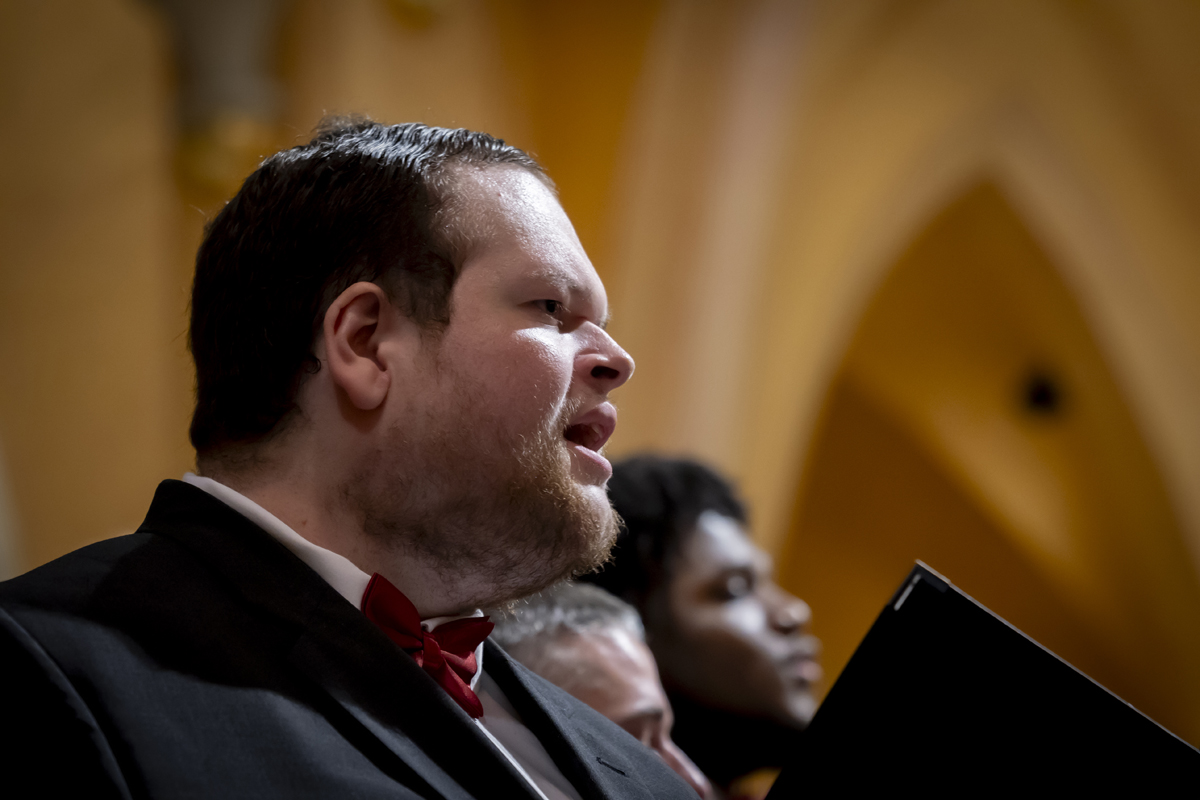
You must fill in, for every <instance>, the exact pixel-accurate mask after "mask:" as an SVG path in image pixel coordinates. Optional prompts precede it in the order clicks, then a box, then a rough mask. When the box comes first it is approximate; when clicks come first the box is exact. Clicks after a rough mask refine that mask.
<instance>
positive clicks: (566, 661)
mask: <svg viewBox="0 0 1200 800" xmlns="http://www.w3.org/2000/svg"><path fill="white" fill-rule="evenodd" d="M491 618H492V620H493V621H495V622H496V628H495V630H493V632H492V636H491V638H492V640H493V641H494V642H496V643H497V644H499V645H500V646H501V647H503V648H504V649H505V650H506V651H507V652H508V654H509V655H510V656H512V657H513V658H514V659H516V660H517V661H519V662H520V663H522V664H524V665H525V666H526V667H528V668H529V669H530V670H532V671H533V672H535V673H537V674H538V675H540V676H541V677H543V678H545V679H546V680H548V681H550V682H551V683H553V684H555V685H557V686H558V687H559V688H561V689H563V690H565V691H566V692H568V693H569V694H571V695H572V696H574V697H575V698H576V699H578V700H582V701H583V702H584V703H586V704H587V705H589V706H591V707H592V708H594V709H595V710H596V711H599V712H600V713H601V714H603V715H604V716H606V717H608V718H609V719H611V720H612V721H613V722H615V723H617V724H618V725H620V726H621V727H622V728H624V729H625V730H626V731H628V732H629V733H630V734H631V735H632V736H633V737H634V738H636V739H638V740H639V741H641V742H642V743H643V744H645V745H646V746H647V747H649V748H650V749H651V750H653V751H654V752H656V753H658V755H659V756H660V757H661V758H662V759H663V761H665V762H666V764H667V766H669V767H670V768H671V769H673V770H674V771H675V772H676V773H677V774H678V775H679V776H680V777H681V778H683V779H684V780H685V781H687V782H688V784H689V785H690V786H691V787H692V788H693V789H695V790H696V793H697V794H699V795H700V796H701V797H705V798H708V797H712V786H711V784H710V783H709V782H708V779H707V778H706V777H705V776H704V773H702V772H701V771H700V769H699V768H698V767H697V766H696V765H695V764H693V763H692V761H691V759H689V758H688V757H687V755H686V754H684V752H683V751H682V750H680V749H679V748H678V747H677V746H676V745H675V743H674V742H673V741H672V740H671V727H672V725H673V724H674V715H673V713H672V711H671V704H670V702H669V701H668V700H667V696H666V693H665V692H664V691H663V687H662V682H661V681H660V680H659V677H658V666H657V665H656V664H655V661H654V656H653V655H652V654H651V652H650V649H649V648H648V647H647V646H646V642H645V631H644V629H643V628H642V620H641V617H640V616H638V613H637V610H636V609H634V608H633V606H631V605H629V604H628V603H626V602H625V601H623V600H620V599H618V598H617V597H615V596H613V595H611V594H609V593H608V592H606V591H604V590H603V589H600V588H598V587H596V586H591V585H588V584H578V583H570V582H564V583H559V584H556V585H554V586H552V587H550V588H549V589H545V590H543V591H541V592H539V593H538V594H535V595H532V596H531V597H528V598H525V599H524V600H519V601H517V602H516V603H515V604H514V605H513V606H512V607H511V608H510V609H507V610H498V611H492V612H491Z"/></svg>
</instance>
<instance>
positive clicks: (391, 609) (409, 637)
mask: <svg viewBox="0 0 1200 800" xmlns="http://www.w3.org/2000/svg"><path fill="white" fill-rule="evenodd" d="M362 610H363V613H364V614H366V615H367V619H369V620H371V622H374V623H375V624H376V625H378V626H379V627H380V628H382V629H383V632H384V633H386V634H387V635H388V638H389V639H391V640H392V641H393V642H395V643H396V644H397V646H399V647H400V648H402V649H403V650H404V651H405V652H406V653H408V654H409V655H411V656H412V657H413V659H414V660H415V661H416V662H417V665H418V666H420V667H421V668H423V669H424V670H425V671H426V672H428V673H429V674H430V675H431V676H432V677H433V679H434V680H435V681H437V682H438V684H439V685H440V686H441V687H442V688H443V689H445V690H446V692H447V693H449V695H450V697H452V698H453V699H454V702H456V703H458V704H459V705H460V706H462V709H463V711H466V712H467V713H468V714H470V715H471V716H472V717H474V718H476V719H478V718H479V717H482V716H483V706H482V705H481V704H480V702H479V698H478V697H476V695H475V692H473V691H471V678H472V677H474V676H475V671H476V670H477V669H478V668H479V665H478V664H477V663H476V661H475V648H477V647H478V646H479V643H480V642H482V641H483V640H484V639H486V638H487V637H488V634H489V633H491V632H492V628H494V627H496V626H495V625H494V624H493V623H491V622H488V618H487V617H468V618H467V619H457V620H454V621H453V622H447V623H446V624H444V625H439V626H438V627H437V630H435V631H429V632H426V631H425V630H423V629H422V628H421V617H420V615H419V614H418V613H417V608H416V606H414V605H413V604H412V601H410V600H409V599H408V598H407V597H405V596H404V593H403V592H401V591H400V590H399V589H397V588H396V587H395V586H393V585H392V584H391V582H390V581H389V580H388V579H387V578H385V577H383V576H382V575H380V574H379V573H375V574H374V575H372V576H371V582H370V583H368V584H367V590H366V591H365V592H363V599H362Z"/></svg>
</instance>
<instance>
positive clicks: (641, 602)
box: [580, 455, 746, 615]
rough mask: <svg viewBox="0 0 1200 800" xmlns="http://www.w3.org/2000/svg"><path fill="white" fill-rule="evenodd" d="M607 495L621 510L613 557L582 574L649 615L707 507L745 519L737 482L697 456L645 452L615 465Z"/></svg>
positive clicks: (744, 520)
mask: <svg viewBox="0 0 1200 800" xmlns="http://www.w3.org/2000/svg"><path fill="white" fill-rule="evenodd" d="M608 496H609V499H610V500H612V504H613V508H614V509H616V511H617V513H618V514H619V515H620V516H621V520H622V526H621V533H620V535H619V536H618V538H617V544H616V547H614V548H613V552H612V559H611V560H610V561H609V563H608V564H606V565H605V566H604V567H602V568H601V569H600V571H599V572H594V573H592V574H591V575H585V576H583V577H582V578H580V580H582V581H587V582H589V583H594V584H596V585H597V586H600V587H602V588H604V589H607V590H608V591H609V592H611V593H613V594H615V595H616V596H617V597H620V598H621V599H622V600H625V601H626V602H628V603H631V604H632V605H633V606H635V607H636V608H637V609H638V610H639V611H641V612H642V614H643V615H645V612H646V601H647V599H648V598H649V597H650V595H652V594H653V593H654V592H655V590H657V589H658V588H659V587H660V586H663V585H665V584H666V583H667V582H668V581H670V579H671V575H672V571H673V568H674V563H673V562H674V560H675V557H676V555H677V554H678V553H679V551H680V549H681V548H682V546H683V543H684V542H685V541H686V540H687V537H688V536H690V535H691V533H692V531H693V530H694V529H695V527H696V522H697V520H699V518H700V515H701V514H703V513H704V512H705V511H716V512H717V513H719V514H724V515H725V516H727V517H732V518H733V519H736V520H737V521H738V522H741V523H745V522H746V508H745V506H744V505H742V502H741V501H740V500H739V499H738V498H737V496H736V494H735V493H734V490H733V487H732V486H731V485H730V484H729V482H728V481H726V480H725V479H724V478H722V477H721V476H720V475H718V474H717V473H716V472H714V471H713V470H711V469H709V468H708V467H706V466H704V465H703V464H701V463H699V462H697V461H689V460H686V459H673V458H663V457H661V456H653V455H642V456H636V457H633V458H629V459H626V460H625V461H621V462H619V463H617V464H614V465H613V476H612V478H611V479H610V480H609V482H608Z"/></svg>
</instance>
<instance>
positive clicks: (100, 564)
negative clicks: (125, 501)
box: [0, 532, 158, 611]
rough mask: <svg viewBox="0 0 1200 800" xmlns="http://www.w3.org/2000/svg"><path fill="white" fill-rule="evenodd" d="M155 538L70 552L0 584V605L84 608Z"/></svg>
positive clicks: (139, 536) (130, 538) (136, 536)
mask: <svg viewBox="0 0 1200 800" xmlns="http://www.w3.org/2000/svg"><path fill="white" fill-rule="evenodd" d="M156 538H158V537H155V536H154V535H152V534H150V533H143V532H139V533H132V534H129V535H127V536H118V537H116V538H114V539H106V540H104V541H101V542H96V543H95V544H90V545H88V546H86V547H81V548H80V549H78V550H75V551H73V552H70V553H67V554H66V555H65V556H61V557H59V558H56V559H54V560H53V561H50V562H48V563H46V564H43V565H42V566H40V567H37V568H35V569H32V570H30V571H29V572H26V573H25V574H23V575H19V576H17V577H16V578H12V579H10V580H7V581H4V582H2V583H0V605H2V606H7V607H13V606H33V607H37V608H45V609H48V610H59V611H72V610H76V609H78V608H81V607H82V606H84V605H86V603H87V598H88V596H89V595H90V594H91V593H92V592H93V591H95V589H96V587H98V586H100V585H101V584H103V583H104V582H105V581H106V580H107V579H108V578H109V576H110V575H111V574H112V573H113V571H114V570H115V569H117V568H118V567H119V565H120V564H122V563H123V562H125V561H126V560H127V559H129V558H130V557H133V556H134V555H135V554H136V553H137V552H138V551H140V550H142V549H144V548H146V547H148V546H151V545H152V543H153V542H154V540H155V539H156Z"/></svg>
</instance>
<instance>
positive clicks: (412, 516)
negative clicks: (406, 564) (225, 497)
mask: <svg viewBox="0 0 1200 800" xmlns="http://www.w3.org/2000/svg"><path fill="white" fill-rule="evenodd" d="M458 388H459V389H460V391H459V392H458V393H457V394H456V395H455V397H456V403H455V405H456V406H457V407H456V408H455V409H454V410H452V411H451V412H449V413H447V412H446V411H445V409H440V410H435V409H429V410H428V411H427V413H426V418H425V419H424V420H422V421H421V422H422V424H421V425H414V426H403V425H397V426H396V427H394V428H393V429H391V430H389V431H388V432H387V434H386V435H385V436H384V440H383V441H382V442H381V443H380V445H379V447H378V448H377V449H376V450H375V452H374V453H373V455H372V457H371V458H369V459H366V461H365V462H364V463H363V464H362V466H361V467H360V469H359V470H357V471H356V473H355V475H354V476H353V477H352V479H351V481H350V482H349V483H348V484H347V485H346V486H344V487H343V491H342V493H341V494H342V496H343V497H344V498H345V500H346V501H347V502H349V503H350V504H351V506H352V510H354V511H355V512H356V514H357V516H358V517H359V518H360V519H361V520H362V526H363V528H362V529H363V531H364V533H366V534H367V535H368V536H369V537H371V538H372V539H374V540H375V541H376V542H380V543H382V544H383V545H384V547H385V549H386V550H387V551H389V552H390V553H392V554H393V555H394V557H396V558H412V559H417V560H419V561H420V562H421V564H422V565H423V566H424V567H426V568H427V569H430V570H431V571H433V572H434V573H435V574H436V575H437V576H438V578H439V579H440V580H442V581H444V582H446V583H448V584H456V585H459V586H464V587H470V591H471V592H472V596H471V598H470V600H469V603H470V604H471V605H475V606H480V607H489V606H501V605H505V604H507V603H510V602H512V601H513V600H516V599H519V598H521V597H525V596H527V595H530V594H533V593H534V592H537V591H540V590H542V589H544V588H546V587H547V586H550V585H551V584H554V583H557V582H558V581H560V580H564V579H566V578H570V577H574V576H577V575H581V574H584V573H587V572H591V571H592V570H594V569H596V568H597V567H599V566H600V565H602V564H603V563H604V562H605V561H607V560H608V557H609V553H610V551H611V550H612V546H613V544H614V542H615V541H616V537H617V518H616V514H615V512H614V511H613V510H612V508H611V507H610V506H608V505H607V503H604V504H599V505H598V504H596V503H594V502H593V501H591V500H589V498H588V497H587V496H586V495H585V494H584V492H583V490H582V489H581V488H580V487H579V486H578V485H577V484H576V483H575V482H574V481H573V480H572V478H571V456H570V454H569V453H568V451H567V449H566V447H565V446H564V443H563V441H564V440H563V431H564V430H565V428H566V424H567V420H569V419H570V418H571V417H573V416H574V414H575V413H577V411H578V404H568V406H567V407H566V408H564V409H563V411H562V412H561V413H560V414H558V415H557V416H556V417H555V418H554V419H553V420H552V421H550V422H548V423H547V424H546V425H545V426H544V427H543V428H542V429H541V430H538V431H536V432H535V433H532V434H527V435H518V436H515V437H513V438H512V439H507V438H506V436H504V435H503V433H502V427H501V426H499V425H488V424H486V423H485V421H484V420H483V419H482V418H481V417H480V414H479V411H480V409H485V408H487V405H486V399H485V398H484V397H483V396H482V393H480V392H472V391H470V390H468V389H467V387H466V386H464V385H463V384H462V383H461V382H459V383H458Z"/></svg>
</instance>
